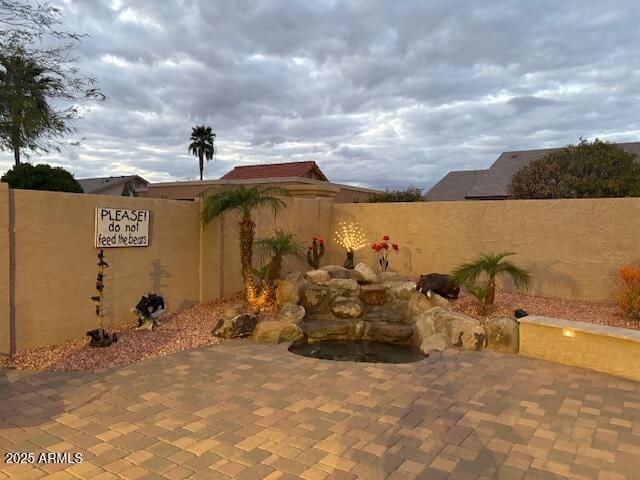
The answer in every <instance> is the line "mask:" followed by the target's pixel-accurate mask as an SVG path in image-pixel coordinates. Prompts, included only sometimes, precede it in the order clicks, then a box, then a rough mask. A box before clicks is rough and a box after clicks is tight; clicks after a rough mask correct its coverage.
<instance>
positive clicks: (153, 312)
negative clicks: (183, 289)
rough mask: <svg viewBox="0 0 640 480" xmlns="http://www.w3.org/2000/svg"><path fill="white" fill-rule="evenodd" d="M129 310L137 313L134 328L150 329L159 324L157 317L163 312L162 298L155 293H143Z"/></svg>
mask: <svg viewBox="0 0 640 480" xmlns="http://www.w3.org/2000/svg"><path fill="white" fill-rule="evenodd" d="M131 311H132V312H133V313H135V314H136V315H138V327H137V328H136V330H152V329H154V328H155V327H157V326H159V325H160V322H159V321H158V318H159V317H160V316H161V315H162V313H163V312H164V298H163V297H162V296H160V295H156V294H155V293H149V294H147V295H143V296H142V297H141V298H140V301H139V302H138V304H137V305H136V306H135V307H134V308H132V309H131Z"/></svg>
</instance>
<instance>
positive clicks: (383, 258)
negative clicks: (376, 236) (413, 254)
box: [371, 235, 400, 272]
mask: <svg viewBox="0 0 640 480" xmlns="http://www.w3.org/2000/svg"><path fill="white" fill-rule="evenodd" d="M389 240H390V237H389V235H385V236H384V237H382V241H381V242H380V243H374V244H372V245H371V250H373V251H374V252H376V253H377V254H378V263H379V264H380V268H381V269H382V271H383V272H386V271H387V268H389V254H391V252H397V251H398V250H399V249H400V247H398V244H397V243H391V244H390V243H389Z"/></svg>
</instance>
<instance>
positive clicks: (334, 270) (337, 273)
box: [320, 265, 351, 279]
mask: <svg viewBox="0 0 640 480" xmlns="http://www.w3.org/2000/svg"><path fill="white" fill-rule="evenodd" d="M320 270H325V271H326V272H329V275H330V276H331V278H342V279H347V278H351V273H350V271H349V270H348V269H346V268H344V267H340V266H338V265H325V266H324V267H320Z"/></svg>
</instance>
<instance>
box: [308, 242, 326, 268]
mask: <svg viewBox="0 0 640 480" xmlns="http://www.w3.org/2000/svg"><path fill="white" fill-rule="evenodd" d="M323 255H324V240H323V239H322V238H320V237H313V243H312V244H311V246H309V249H308V250H307V262H308V263H309V266H310V267H311V268H314V269H318V267H320V259H321V258H322V256H323Z"/></svg>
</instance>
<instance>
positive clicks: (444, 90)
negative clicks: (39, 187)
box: [0, 0, 640, 188]
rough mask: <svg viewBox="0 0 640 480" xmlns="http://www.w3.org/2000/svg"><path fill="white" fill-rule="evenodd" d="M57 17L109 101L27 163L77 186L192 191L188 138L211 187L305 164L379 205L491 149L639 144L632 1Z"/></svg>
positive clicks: (112, 11)
mask: <svg viewBox="0 0 640 480" xmlns="http://www.w3.org/2000/svg"><path fill="white" fill-rule="evenodd" d="M60 2H61V3H60V6H61V8H62V9H63V10H64V12H65V18H66V21H67V23H68V26H69V28H70V29H71V30H74V31H79V32H86V33H89V34H90V35H91V38H89V39H87V40H86V41H85V42H84V43H83V44H82V46H81V49H80V51H79V54H80V57H81V61H80V65H79V66H80V67H81V69H82V70H83V71H84V72H85V73H87V74H90V75H92V76H95V77H96V78H97V79H98V81H99V84H100V86H101V88H102V89H103V91H104V92H105V93H106V94H107V95H108V97H109V99H108V101H107V102H106V103H104V104H102V105H99V106H96V107H94V108H92V109H90V110H89V111H88V112H87V113H86V114H85V116H84V118H83V119H81V120H79V121H77V127H78V133H77V135H76V136H75V137H80V138H82V139H83V141H82V143H81V145H80V146H79V147H69V148H68V149H65V150H63V152H61V153H60V154H51V155H48V156H37V155H34V156H33V158H32V161H49V162H52V163H56V164H60V165H64V166H65V167H67V168H70V169H71V170H72V171H73V172H74V173H75V174H76V175H77V176H79V177H82V176H97V175H109V174H124V173H139V174H141V175H143V176H145V177H147V178H149V179H151V180H172V179H188V178H195V177H196V176H197V174H198V172H197V161H195V159H193V158H192V157H190V156H189V155H188V154H187V152H186V148H187V143H188V137H189V133H190V128H191V126H193V125H194V124H201V123H207V124H209V125H211V126H212V127H213V129H214V131H215V132H216V133H217V143H218V148H219V157H218V159H217V160H216V161H215V162H213V163H209V164H208V165H207V167H206V170H205V172H206V175H207V176H208V177H209V178H215V177H217V176H219V175H221V174H223V173H224V172H225V171H227V170H229V169H231V168H232V167H233V166H234V165H237V164H250V163H268V162H280V161H295V160H308V159H313V160H316V161H317V162H318V163H319V164H320V166H321V168H322V169H323V170H324V171H325V172H326V173H327V175H328V176H329V178H330V179H331V180H334V181H338V182H351V183H356V184H360V185H370V186H377V187H389V188H401V187H406V186H408V185H411V184H413V185H418V186H421V187H427V186H429V185H431V184H433V183H434V182H435V181H437V180H438V179H439V178H440V177H442V176H443V175H444V174H445V173H446V172H447V171H449V170H452V169H462V168H470V169H471V168H485V167H487V166H488V165H489V164H490V163H491V162H492V161H493V160H494V159H495V158H496V157H497V156H498V155H499V153H500V152H501V151H504V150H513V149H518V148H542V147H549V146H555V145H565V144H567V143H572V142H576V141H577V139H578V137H580V136H582V137H587V138H593V137H595V136H598V137H600V138H603V139H611V140H616V141H634V140H638V137H639V136H640V123H639V120H638V116H637V113H636V112H637V105H638V103H639V100H640V92H639V89H638V82H637V73H638V71H640V58H639V57H638V56H637V55H636V47H637V44H638V41H639V40H640V32H639V31H638V29H637V25H636V23H637V22H636V19H637V18H639V17H640V7H639V6H638V3H637V2H634V1H632V0H628V1H610V2H596V1H577V0H576V1H567V2H556V1H551V0H543V1H539V2H533V3H532V2H527V1H516V2H510V3H508V4H506V5H505V2H501V1H486V2H473V1H470V0H469V1H467V0H464V1H463V0H449V1H444V0H442V1H436V2H422V1H417V0H416V1H415V2H411V1H406V2H387V1H383V0H372V1H350V2H340V1H318V2H285V1H271V2H265V1H258V0H255V1H249V0H239V1H234V2H224V1H207V0H183V1H175V2H174V1H171V2H169V1H166V2H157V1H152V0H129V1H128V0H119V1H118V0H113V1H110V2H107V1H99V0H67V1H64V2H63V1H62V0H60ZM75 137H74V139H75ZM10 158H11V157H10V155H9V154H8V152H3V153H1V154H0V169H1V170H4V169H6V168H9V167H10V164H11V162H10Z"/></svg>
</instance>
